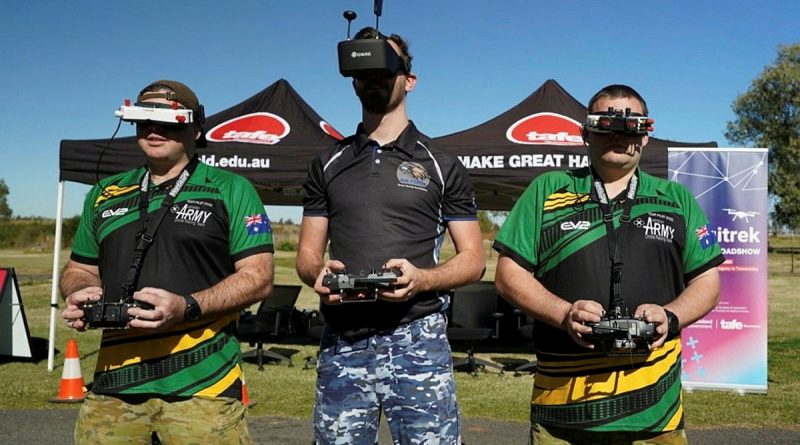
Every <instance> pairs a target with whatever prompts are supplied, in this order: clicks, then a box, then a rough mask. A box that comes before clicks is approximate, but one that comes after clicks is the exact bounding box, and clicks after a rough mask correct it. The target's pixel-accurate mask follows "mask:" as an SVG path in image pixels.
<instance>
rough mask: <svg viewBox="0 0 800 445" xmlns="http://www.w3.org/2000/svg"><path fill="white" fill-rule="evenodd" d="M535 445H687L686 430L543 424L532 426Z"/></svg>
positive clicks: (532, 438) (532, 440) (532, 439)
mask: <svg viewBox="0 0 800 445" xmlns="http://www.w3.org/2000/svg"><path fill="white" fill-rule="evenodd" d="M531 443H532V444H533V445H584V444H587V445H588V444H591V445H686V444H688V443H689V442H688V441H687V440H686V430H675V431H667V432H664V433H639V432H635V431H619V432H595V431H584V430H574V429H568V428H556V427H551V426H548V427H547V429H545V427H543V426H542V425H541V424H538V423H534V424H533V425H531Z"/></svg>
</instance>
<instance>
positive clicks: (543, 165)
mask: <svg viewBox="0 0 800 445" xmlns="http://www.w3.org/2000/svg"><path fill="white" fill-rule="evenodd" d="M586 115H587V112H586V106H584V105H583V104H581V103H580V102H579V101H578V100H576V99H575V98H574V97H572V96H571V95H570V94H569V93H567V92H566V91H565V90H564V89H563V88H562V87H561V85H559V84H558V82H556V81H555V80H552V79H551V80H548V81H546V82H545V83H544V84H542V86H540V87H539V89H537V90H536V91H534V92H533V93H532V94H531V95H530V96H528V97H526V98H525V99H524V100H523V101H522V102H520V103H519V104H517V105H516V106H514V107H513V108H511V109H509V110H508V111H506V112H504V113H502V114H500V115H499V116H497V117H495V118H493V119H490V120H488V121H486V122H484V123H482V124H480V125H477V126H475V127H473V128H470V129H467V130H463V131H460V132H457V133H453V134H450V135H446V136H441V137H438V138H435V139H434V141H435V142H436V145H437V146H438V147H439V148H440V149H442V150H444V151H446V152H448V153H450V154H453V155H455V156H458V157H459V159H461V162H462V163H464V165H466V167H467V169H468V171H469V173H470V177H471V178H472V182H473V185H474V187H475V195H476V198H477V202H478V208H479V209H481V210H510V209H511V207H513V206H514V202H515V201H516V199H517V198H518V197H519V196H520V195H521V194H522V192H523V191H525V188H526V187H527V186H528V184H529V183H530V181H531V180H532V179H533V178H534V177H536V176H538V175H540V174H542V173H544V172H546V171H550V170H563V169H568V168H576V167H580V166H583V165H587V162H588V161H587V156H586V149H585V146H584V143H583V138H582V137H581V131H580V127H581V124H582V123H583V122H585V121H586ZM686 146H690V147H716V146H717V143H716V142H701V143H688V142H676V141H670V140H665V139H659V138H655V137H652V136H651V137H650V142H649V143H648V144H647V146H646V147H645V148H644V149H643V151H642V159H641V162H640V165H641V167H642V169H644V170H645V171H646V172H648V173H650V174H653V175H656V176H659V177H662V178H666V176H667V162H668V161H667V147H686Z"/></svg>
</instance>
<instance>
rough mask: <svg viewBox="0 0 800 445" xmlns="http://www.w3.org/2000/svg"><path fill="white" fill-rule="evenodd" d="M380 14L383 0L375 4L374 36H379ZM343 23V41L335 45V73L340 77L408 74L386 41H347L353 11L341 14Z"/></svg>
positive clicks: (378, 0)
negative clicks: (337, 66)
mask: <svg viewBox="0 0 800 445" xmlns="http://www.w3.org/2000/svg"><path fill="white" fill-rule="evenodd" d="M382 11H383V0H375V2H374V13H375V33H376V34H378V36H381V34H380V32H379V31H378V19H379V18H380V16H381V12H382ZM343 16H344V18H345V20H347V40H343V41H341V42H339V45H338V46H337V49H338V52H339V72H340V73H341V74H342V76H344V77H356V78H358V77H367V76H380V77H392V76H394V75H395V74H396V73H397V71H398V70H403V72H405V73H409V72H410V71H411V67H410V66H408V63H406V61H405V59H403V58H402V57H400V55H399V54H397V51H395V50H394V48H392V45H390V44H389V41H388V40H386V39H385V38H382V37H376V38H374V39H356V40H350V24H351V23H352V21H353V20H355V18H356V16H357V14H356V13H355V12H354V11H345V12H344V14H343Z"/></svg>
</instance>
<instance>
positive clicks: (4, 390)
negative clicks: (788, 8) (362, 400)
mask: <svg viewBox="0 0 800 445" xmlns="http://www.w3.org/2000/svg"><path fill="white" fill-rule="evenodd" d="M486 247H487V252H489V253H491V251H490V250H489V241H487V242H486ZM67 255H68V253H67V252H66V251H65V252H62V258H63V259H64V260H63V261H62V263H61V264H62V266H63V264H64V261H65V260H66V257H67ZM294 255H295V254H294V252H277V253H276V255H275V266H276V267H275V275H276V278H275V282H276V283H281V284H300V282H299V280H298V278H297V276H296V274H295V272H294ZM496 260H497V258H496V256H495V255H490V257H489V260H488V267H487V273H486V276H485V277H484V279H486V280H492V279H493V278H494V267H495V263H496ZM791 260H792V259H791V257H790V255H789V254H775V253H773V254H770V258H769V265H770V278H769V371H768V372H769V390H768V393H767V394H766V395H752V394H751V395H738V394H735V393H731V392H722V391H695V392H692V393H687V394H686V395H685V400H686V411H687V416H688V426H689V427H690V428H703V427H721V426H734V425H735V426H738V427H752V428H790V429H800V366H798V364H799V363H800V329H798V326H800V309H799V308H798V304H797V289H798V288H800V267H799V266H800V264H797V263H795V264H794V273H791V267H792V265H791ZM794 260H795V261H796V262H797V261H798V259H797V258H795V259H794ZM0 267H14V268H15V269H16V271H17V274H18V276H19V279H20V291H21V295H22V299H23V303H24V309H25V315H26V318H27V321H28V325H29V328H30V333H31V337H33V338H34V342H35V343H36V344H37V345H38V344H41V343H43V342H46V340H47V338H48V336H49V318H50V289H51V278H50V277H51V273H52V255H51V254H48V253H36V252H33V253H28V252H22V251H12V250H0ZM297 306H298V307H299V308H300V309H313V308H316V306H317V297H316V295H315V294H314V293H313V291H312V290H311V289H309V288H308V287H304V288H303V291H302V292H301V295H300V298H299V300H298V304H297ZM59 311H60V309H59ZM71 337H74V338H77V339H78V346H79V352H80V356H81V368H82V371H83V377H84V380H85V381H86V382H87V383H88V382H89V381H91V376H92V370H93V367H94V364H95V360H96V352H97V348H98V345H99V338H100V336H99V332H96V331H89V332H84V333H76V332H74V331H72V330H69V329H67V328H66V326H65V324H64V323H63V322H61V320H60V318H59V320H58V322H57V323H56V347H57V349H58V350H59V351H63V350H64V348H65V345H66V342H67V339H69V338H71ZM272 346H273V347H275V348H279V349H283V350H288V351H291V352H292V353H293V354H292V358H293V360H294V366H293V367H288V366H286V365H268V366H266V367H265V369H264V370H263V371H259V370H258V369H257V367H256V366H255V365H254V364H251V363H246V364H245V372H246V376H247V385H248V388H249V391H250V397H251V399H252V400H255V401H257V402H258V403H257V404H256V405H255V406H254V407H253V408H252V409H251V414H252V415H255V416H261V415H280V416H289V417H299V418H309V417H310V413H311V406H312V404H313V397H314V379H315V372H314V370H313V369H303V362H304V359H305V358H306V357H312V356H313V355H315V353H316V348H315V346H314V345H311V344H309V342H298V344H294V343H288V344H280V345H272ZM44 347H46V346H44ZM242 347H243V350H248V349H249V346H248V345H246V344H245V345H243V346H242ZM478 355H479V357H481V358H485V359H493V360H500V361H504V360H509V361H510V360H514V359H516V360H521V359H524V358H530V356H529V355H528V354H525V353H524V351H518V352H514V353H510V352H502V353H501V352H491V353H484V354H478ZM735 359H736V358H735V357H731V360H735ZM62 363H63V355H62V354H61V353H60V352H59V354H57V355H56V361H55V364H56V368H55V370H54V371H53V372H48V371H47V359H46V356H45V358H44V359H43V360H41V361H39V362H36V363H21V362H5V363H0V409H2V408H35V409H41V408H56V407H60V406H63V405H55V404H49V403H48V399H49V398H51V397H53V396H54V395H55V394H56V393H57V391H58V387H59V382H60V378H61V372H62ZM456 380H457V385H458V397H459V404H460V406H461V409H462V412H463V414H464V415H465V416H467V417H483V418H493V419H502V420H513V421H520V422H526V421H527V419H528V409H529V406H528V403H529V399H530V394H531V387H532V385H533V377H531V376H530V375H523V376H520V377H515V376H514V374H513V372H506V373H505V374H504V375H497V374H496V373H488V372H487V373H484V374H480V375H477V376H473V375H469V374H466V373H461V372H459V373H456Z"/></svg>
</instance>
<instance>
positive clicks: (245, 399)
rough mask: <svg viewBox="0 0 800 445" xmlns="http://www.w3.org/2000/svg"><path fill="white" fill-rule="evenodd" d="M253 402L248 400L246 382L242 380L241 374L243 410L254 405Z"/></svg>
mask: <svg viewBox="0 0 800 445" xmlns="http://www.w3.org/2000/svg"><path fill="white" fill-rule="evenodd" d="M256 403H258V402H256V401H255V400H250V393H249V392H248V391H247V382H246V381H245V380H244V373H242V404H243V405H244V406H245V408H250V407H251V406H255V405H256Z"/></svg>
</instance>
